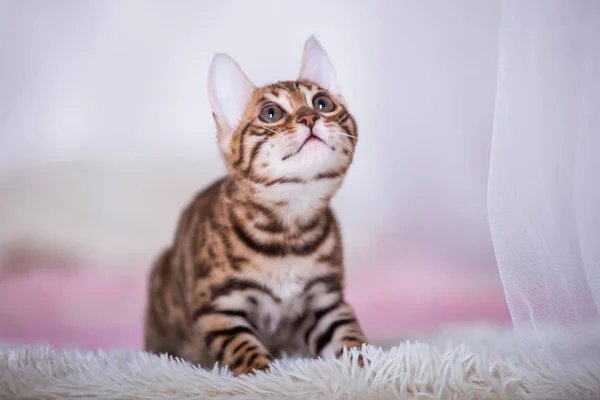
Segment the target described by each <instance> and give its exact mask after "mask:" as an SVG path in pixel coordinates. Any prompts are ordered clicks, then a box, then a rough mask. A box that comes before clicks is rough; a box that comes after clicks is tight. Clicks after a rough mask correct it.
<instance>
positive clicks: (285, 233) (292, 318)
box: [145, 39, 365, 375]
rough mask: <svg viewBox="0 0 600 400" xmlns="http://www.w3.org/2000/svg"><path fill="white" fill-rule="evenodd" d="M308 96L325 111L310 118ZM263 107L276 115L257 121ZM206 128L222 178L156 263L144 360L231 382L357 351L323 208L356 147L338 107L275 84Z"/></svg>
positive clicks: (357, 333)
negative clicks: (172, 359) (290, 357)
mask: <svg viewBox="0 0 600 400" xmlns="http://www.w3.org/2000/svg"><path fill="white" fill-rule="evenodd" d="M311 40H314V39H311ZM317 96H326V97H327V98H329V99H331V100H332V102H333V104H334V109H333V110H331V111H330V112H320V110H317V109H316V108H315V107H314V104H313V103H314V99H315V98H316V97H317ZM268 104H273V105H276V106H278V107H280V109H281V110H282V111H283V112H284V114H285V116H284V117H282V119H281V120H279V121H277V122H274V123H265V122H264V121H262V120H261V119H260V117H259V115H260V113H261V110H264V107H265V105H268ZM216 108H217V109H218V108H219V107H216ZM307 116H308V117H307ZM309 117H310V118H309ZM214 118H215V121H216V125H217V131H218V142H219V146H220V148H221V152H222V154H223V158H224V160H225V163H226V165H227V168H228V175H227V176H226V177H225V178H223V179H220V180H218V181H216V182H215V183H213V184H212V185H211V186H210V187H208V188H206V189H205V190H203V191H202V192H200V193H199V194H198V195H197V196H196V197H195V198H194V199H193V200H192V201H191V202H190V203H189V204H188V205H187V207H186V208H185V209H184V211H183V213H182V215H181V217H180V220H179V224H178V228H177V231H176V234H175V238H174V241H173V243H172V245H171V246H170V247H169V248H167V249H166V250H164V251H163V252H162V253H161V254H160V256H159V257H158V258H157V260H156V262H155V263H154V266H153V268H152V271H151V274H150V279H149V297H148V306H147V313H146V324H145V343H146V344H145V346H146V349H147V350H148V351H151V352H155V353H168V354H171V355H173V356H177V357H181V358H183V359H185V360H188V361H190V362H194V363H198V364H200V365H202V366H207V367H208V366H211V365H213V364H214V363H215V362H219V363H220V364H221V365H227V366H229V368H230V369H231V370H232V371H233V372H234V374H236V375H239V374H243V373H248V372H250V371H252V370H260V369H265V368H267V367H268V365H269V363H270V362H271V361H272V360H273V359H274V358H276V357H279V356H280V355H281V353H282V352H286V353H295V354H298V355H300V356H309V357H315V356H323V355H327V354H337V355H339V354H341V351H342V348H343V347H344V346H345V347H354V346H360V345H362V343H364V342H365V337H364V335H363V333H362V330H361V328H360V326H359V324H358V322H357V320H356V317H355V315H354V312H353V310H352V308H351V307H350V306H349V305H348V304H347V303H346V302H345V300H344V285H343V282H344V270H343V252H342V241H341V236H340V229H339V226H338V223H337V220H336V217H335V216H334V214H333V212H332V211H331V209H330V208H329V202H330V200H331V198H332V196H333V195H334V194H335V193H336V191H337V190H338V188H339V187H340V185H341V184H342V181H343V178H344V176H345V175H346V172H347V170H348V168H349V166H350V164H351V162H352V158H353V155H354V149H355V147H356V142H357V138H358V135H357V125H356V122H355V121H354V118H353V117H352V115H351V114H350V113H349V112H348V109H347V108H346V105H345V102H344V100H343V98H342V97H341V96H340V95H339V94H337V93H332V92H331V91H329V90H328V89H325V88H324V87H323V86H321V85H320V84H318V83H316V82H314V81H309V80H305V79H299V80H297V81H285V82H278V83H275V84H271V85H267V86H264V87H259V88H254V89H253V90H252V92H251V94H250V96H249V100H248V101H247V102H246V106H245V109H244V111H243V115H241V118H238V120H239V121H238V123H237V125H236V126H234V127H230V126H228V123H227V121H226V118H224V117H223V116H222V115H219V114H218V113H215V114H214ZM311 135H315V136H316V137H317V138H312V139H310V140H308V138H309V137H310V136H311ZM307 140H308V141H307Z"/></svg>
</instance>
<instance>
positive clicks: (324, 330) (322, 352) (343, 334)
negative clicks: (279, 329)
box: [304, 294, 366, 357]
mask: <svg viewBox="0 0 600 400" xmlns="http://www.w3.org/2000/svg"><path fill="white" fill-rule="evenodd" d="M323 297H324V298H325V297H329V298H331V294H329V295H327V296H323ZM316 302H319V299H317V301H316ZM320 303H322V305H321V306H320V307H316V308H314V311H313V313H312V323H311V324H310V325H309V326H308V328H307V329H306V332H305V333H304V335H305V337H304V339H305V342H306V344H307V346H308V348H309V349H310V351H311V353H313V354H314V355H316V356H319V357H323V356H327V355H332V354H333V355H335V356H336V357H340V356H341V355H342V352H343V349H344V347H346V348H352V347H361V346H362V345H363V343H366V338H365V335H364V333H363V331H362V329H361V327H360V325H359V323H358V320H357V319H356V316H355V314H354V310H353V309H352V307H350V305H348V304H347V303H346V302H345V301H344V300H343V298H342V295H341V294H339V295H338V296H337V299H336V300H333V301H331V300H329V301H326V300H325V301H321V302H320ZM323 303H324V304H323Z"/></svg>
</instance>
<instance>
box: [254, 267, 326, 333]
mask: <svg viewBox="0 0 600 400" xmlns="http://www.w3.org/2000/svg"><path fill="white" fill-rule="evenodd" d="M321 273H322V271H320V268H317V267H316V266H315V262H314V260H312V259H310V258H286V259H280V260H268V261H266V262H265V263H264V264H262V265H261V274H260V275H261V278H260V279H261V282H262V283H263V284H264V285H265V287H266V288H268V289H269V291H271V293H272V296H269V297H270V298H268V299H267V298H264V299H263V300H264V301H261V302H260V303H259V304H258V308H257V317H258V318H257V323H258V326H259V327H260V329H261V331H263V332H264V333H268V334H275V333H277V332H281V331H282V330H285V329H286V327H287V326H290V325H293V321H294V320H296V319H297V318H298V317H300V316H301V315H302V314H303V313H304V311H305V309H306V294H305V288H306V284H307V283H308V282H309V281H310V280H311V279H312V278H314V277H315V276H318V275H319V274H321Z"/></svg>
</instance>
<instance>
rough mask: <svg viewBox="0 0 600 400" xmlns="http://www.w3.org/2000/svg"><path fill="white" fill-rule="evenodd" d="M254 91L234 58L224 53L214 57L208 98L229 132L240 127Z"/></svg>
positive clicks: (210, 71)
mask: <svg viewBox="0 0 600 400" xmlns="http://www.w3.org/2000/svg"><path fill="white" fill-rule="evenodd" d="M254 89H255V86H254V85H253V84H252V82H251V81H250V79H248V77H247V76H246V74H244V72H243V71H242V69H241V68H240V66H239V65H238V64H237V63H236V62H235V61H234V60H233V58H231V57H229V56H228V55H226V54H223V53H218V54H216V55H215V56H214V58H213V60H212V63H211V64H210V69H209V72H208V98H209V101H210V106H211V107H212V112H213V113H214V114H216V115H217V116H218V117H219V119H220V120H222V121H224V122H225V124H226V125H227V128H228V129H229V130H233V129H235V128H236V127H237V126H238V125H239V123H240V121H241V120H242V116H243V115H244V111H245V110H246V106H247V105H248V102H249V101H250V98H251V97H252V93H253V92H254Z"/></svg>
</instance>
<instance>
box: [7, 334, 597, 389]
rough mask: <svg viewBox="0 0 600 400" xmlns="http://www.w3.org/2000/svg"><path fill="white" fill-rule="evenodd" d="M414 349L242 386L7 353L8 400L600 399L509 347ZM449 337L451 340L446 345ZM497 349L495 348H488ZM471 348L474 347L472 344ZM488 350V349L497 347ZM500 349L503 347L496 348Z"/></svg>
mask: <svg viewBox="0 0 600 400" xmlns="http://www.w3.org/2000/svg"><path fill="white" fill-rule="evenodd" d="M454 336H455V338H457V337H462V340H461V341H462V343H459V344H453V343H452V342H451V341H450V342H446V344H443V343H442V342H440V340H431V341H428V342H409V341H406V342H404V343H401V344H400V345H397V346H394V347H392V348H390V349H384V348H381V347H377V346H365V347H364V348H363V349H361V350H360V352H361V354H362V355H363V356H364V358H365V359H366V360H367V365H366V366H365V367H362V368H361V367H359V366H358V365H357V364H356V363H354V362H353V361H352V360H353V359H356V358H355V357H354V358H353V357H352V355H353V354H352V353H356V351H353V352H351V353H348V352H346V353H344V355H343V356H342V358H341V359H339V360H338V359H333V358H328V359H317V360H307V359H289V358H288V359H283V360H278V361H276V362H275V363H274V365H273V367H272V369H271V370H270V371H269V372H268V373H263V372H259V373H257V374H256V375H247V376H242V377H239V378H234V377H232V376H231V375H230V373H229V372H228V371H227V370H226V369H219V368H217V367H215V368H214V369H213V370H211V371H209V370H203V369H199V368H196V367H193V366H191V365H188V364H186V363H184V362H181V361H179V360H173V359H169V358H167V357H159V356H154V355H150V354H147V353H143V352H135V351H110V352H78V351H61V352H57V351H54V350H52V349H50V348H49V347H45V346H33V347H32V346H19V347H12V348H10V347H6V348H4V349H0V398H2V399H40V400H41V399H59V398H60V399H62V398H79V399H431V398H435V399H599V398H600V362H592V363H583V362H581V363H579V362H578V363H577V364H576V365H570V364H557V365H551V363H548V362H547V361H546V360H547V359H545V358H543V357H536V356H535V355H534V354H531V355H529V356H528V357H520V356H519V355H518V352H517V351H516V350H515V349H516V347H514V346H513V345H512V344H511V342H510V340H506V338H501V339H499V340H498V341H497V342H496V343H495V344H494V346H493V347H494V350H490V346H488V345H482V343H483V342H482V341H481V340H479V341H478V340H477V339H473V335H471V337H468V335H466V336H465V335H461V334H456V335H454ZM448 338H449V336H446V339H448ZM488 340H489V338H488ZM467 343H469V344H467ZM487 343H490V342H489V341H488V342H487ZM498 343H502V346H498Z"/></svg>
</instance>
